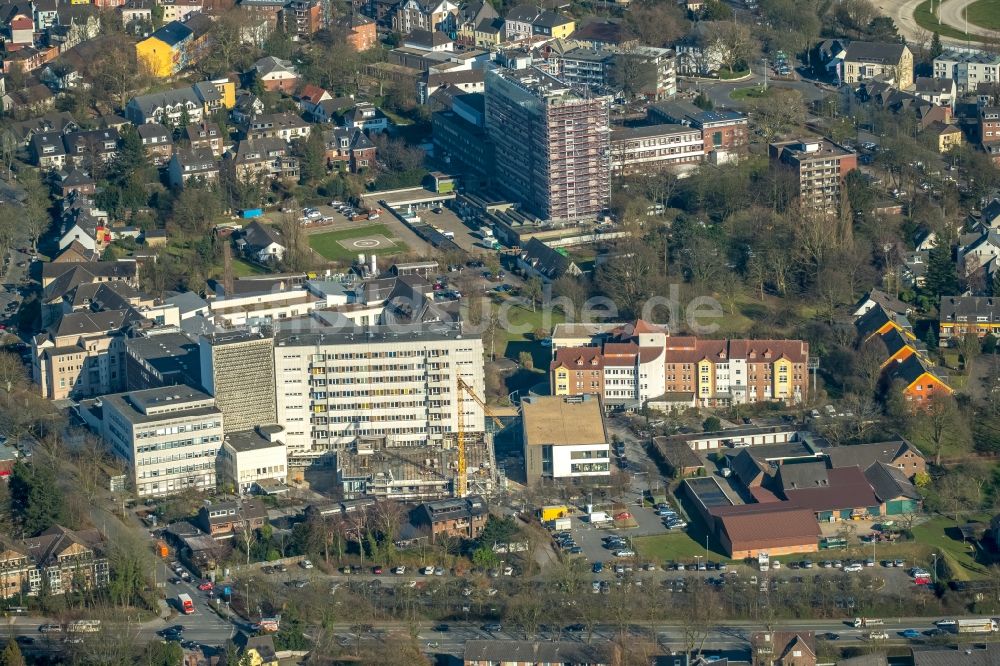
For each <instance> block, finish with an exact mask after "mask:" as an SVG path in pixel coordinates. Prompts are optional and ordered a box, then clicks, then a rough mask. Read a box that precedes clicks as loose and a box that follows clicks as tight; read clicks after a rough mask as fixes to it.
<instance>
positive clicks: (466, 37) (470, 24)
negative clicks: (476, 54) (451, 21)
mask: <svg viewBox="0 0 1000 666" xmlns="http://www.w3.org/2000/svg"><path fill="white" fill-rule="evenodd" d="M499 18H500V15H499V14H497V11H496V10H495V9H494V8H493V5H492V4H490V2H488V0H471V2H466V3H465V4H464V5H462V6H461V7H460V8H459V9H458V14H457V16H456V19H455V20H456V23H457V24H458V41H459V42H461V43H462V44H465V45H466V46H479V42H478V41H477V40H476V30H477V28H479V26H480V25H482V24H483V23H486V24H488V25H490V24H492V23H493V22H494V21H496V20H497V19H499ZM501 25H502V22H501Z"/></svg>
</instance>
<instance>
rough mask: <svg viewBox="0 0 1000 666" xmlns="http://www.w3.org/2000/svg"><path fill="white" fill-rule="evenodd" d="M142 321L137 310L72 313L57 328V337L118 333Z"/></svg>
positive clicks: (60, 321) (54, 332)
mask: <svg viewBox="0 0 1000 666" xmlns="http://www.w3.org/2000/svg"><path fill="white" fill-rule="evenodd" d="M140 319H142V315H140V314H139V313H138V312H136V311H135V310H133V309H131V308H129V309H127V310H104V311H103V312H70V313H69V314H67V315H65V316H64V317H63V318H62V319H61V320H59V324H58V325H57V326H56V328H55V331H53V334H54V335H55V336H56V337H63V336H67V335H90V334H92V333H107V332H109V331H117V330H120V329H121V328H123V327H124V326H126V325H127V324H129V323H131V322H133V321H138V320H140Z"/></svg>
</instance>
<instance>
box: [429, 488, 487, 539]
mask: <svg viewBox="0 0 1000 666" xmlns="http://www.w3.org/2000/svg"><path fill="white" fill-rule="evenodd" d="M489 515H490V512H489V508H488V507H487V505H486V500H484V499H483V498H482V497H480V496H479V495H469V496H468V497H460V498H455V499H447V500H439V501H436V502H425V503H424V504H421V505H420V506H418V507H417V508H416V509H415V510H414V512H413V524H414V525H416V526H418V527H422V528H426V529H427V530H428V531H429V532H430V537H431V542H432V543H433V542H436V541H437V538H438V537H439V536H447V537H455V538H458V539H469V540H472V539H477V538H478V537H479V535H480V534H482V531H483V528H484V527H486V521H487V519H488V518H489Z"/></svg>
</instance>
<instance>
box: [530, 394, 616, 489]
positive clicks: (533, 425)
mask: <svg viewBox="0 0 1000 666" xmlns="http://www.w3.org/2000/svg"><path fill="white" fill-rule="evenodd" d="M609 442H610V439H609V437H608V432H607V428H606V427H605V424H604V408H603V406H602V405H601V400H600V398H599V397H598V396H595V395H575V396H565V395H552V396H544V397H535V396H532V397H530V398H524V399H523V400H522V401H521V443H522V446H523V449H524V469H525V479H526V482H527V484H528V485H533V484H535V483H538V482H539V481H541V480H542V479H557V480H581V479H588V478H594V477H598V478H601V477H608V476H610V474H611V449H610V444H609Z"/></svg>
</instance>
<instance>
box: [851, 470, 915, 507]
mask: <svg viewBox="0 0 1000 666" xmlns="http://www.w3.org/2000/svg"><path fill="white" fill-rule="evenodd" d="M865 478H866V479H868V483H870V484H871V486H872V490H874V491H875V496H876V497H878V498H879V499H880V500H882V501H883V502H888V501H889V500H894V499H898V498H900V497H905V498H907V499H920V493H919V492H917V488H916V486H914V485H913V484H912V483H910V480H909V479H907V478H906V474H905V473H904V472H903V470H901V469H899V468H898V467H895V466H893V465H886V464H885V463H884V462H876V463H873V464H872V465H870V466H869V467H868V469H866V470H865Z"/></svg>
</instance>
